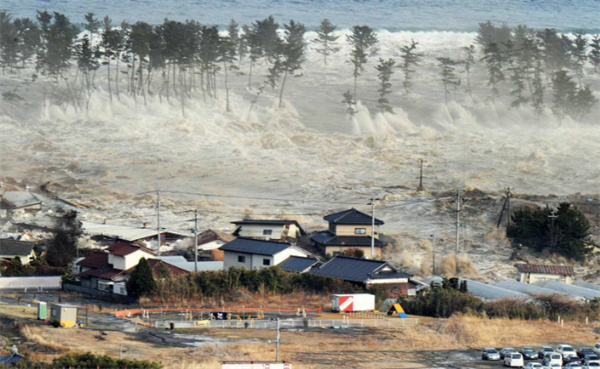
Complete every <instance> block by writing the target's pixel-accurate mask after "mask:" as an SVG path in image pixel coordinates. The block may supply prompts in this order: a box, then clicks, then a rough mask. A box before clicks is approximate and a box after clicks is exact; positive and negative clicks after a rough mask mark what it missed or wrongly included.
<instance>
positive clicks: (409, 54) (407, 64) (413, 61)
mask: <svg viewBox="0 0 600 369" xmlns="http://www.w3.org/2000/svg"><path fill="white" fill-rule="evenodd" d="M417 45H419V43H418V42H415V40H411V42H410V45H408V46H402V47H401V48H400V57H401V58H402V64H401V65H400V68H401V69H402V73H403V75H404V77H403V79H402V86H403V87H404V94H408V90H409V89H410V88H411V87H412V85H413V84H412V77H413V74H414V73H415V70H414V68H415V67H416V66H418V65H419V63H420V62H421V58H422V57H423V54H421V53H418V52H416V51H415V50H416V49H417Z"/></svg>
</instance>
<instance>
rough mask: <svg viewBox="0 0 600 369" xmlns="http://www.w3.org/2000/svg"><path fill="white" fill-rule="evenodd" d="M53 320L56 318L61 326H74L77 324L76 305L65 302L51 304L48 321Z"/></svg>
mask: <svg viewBox="0 0 600 369" xmlns="http://www.w3.org/2000/svg"><path fill="white" fill-rule="evenodd" d="M55 320H58V322H59V324H60V326H61V327H65V328H72V327H74V326H75V325H76V324H77V306H74V305H67V304H51V305H50V321H55Z"/></svg>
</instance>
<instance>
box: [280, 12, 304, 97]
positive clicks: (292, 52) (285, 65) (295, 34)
mask: <svg viewBox="0 0 600 369" xmlns="http://www.w3.org/2000/svg"><path fill="white" fill-rule="evenodd" d="M284 29H285V31H284V32H285V35H284V37H283V42H282V43H281V69H282V71H283V80H282V82H281V90H280V92H279V107H280V108H281V107H283V89H284V88H285V82H286V79H287V77H288V75H290V74H292V75H293V73H294V72H296V71H297V70H298V69H300V68H301V67H302V63H304V61H305V60H306V42H305V41H304V34H305V33H306V27H304V25H303V24H302V23H296V22H294V21H293V20H290V22H289V23H288V24H285V25H284Z"/></svg>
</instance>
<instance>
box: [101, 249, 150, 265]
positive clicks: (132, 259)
mask: <svg viewBox="0 0 600 369" xmlns="http://www.w3.org/2000/svg"><path fill="white" fill-rule="evenodd" d="M109 258H110V255H109ZM141 258H146V259H153V256H152V255H150V254H148V253H145V252H144V251H142V250H136V251H134V252H132V253H131V254H128V255H125V256H117V255H113V258H112V259H113V263H112V265H113V268H115V269H119V270H127V269H129V268H133V267H134V266H136V265H138V263H139V262H140V259H141Z"/></svg>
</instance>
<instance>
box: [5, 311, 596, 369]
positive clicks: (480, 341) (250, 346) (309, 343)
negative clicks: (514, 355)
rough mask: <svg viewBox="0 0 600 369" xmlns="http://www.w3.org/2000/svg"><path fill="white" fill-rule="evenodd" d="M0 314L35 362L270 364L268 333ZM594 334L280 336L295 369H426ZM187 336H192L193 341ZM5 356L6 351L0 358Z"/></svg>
mask: <svg viewBox="0 0 600 369" xmlns="http://www.w3.org/2000/svg"><path fill="white" fill-rule="evenodd" d="M0 314H1V315H2V316H8V317H12V318H14V319H17V320H18V321H20V322H22V323H23V324H20V327H19V332H20V335H21V336H22V337H23V338H24V341H26V342H28V344H27V345H24V346H26V347H29V349H27V348H26V347H24V350H29V354H30V355H31V357H32V358H33V359H35V360H44V361H50V360H51V359H52V358H53V357H56V356H57V355H60V354H62V353H64V352H67V351H82V352H84V351H93V352H94V353H96V354H107V355H110V356H113V357H118V356H119V352H120V350H121V349H122V350H123V352H122V354H123V355H124V356H125V357H128V358H134V359H148V360H154V361H160V362H162V363H163V365H164V367H165V368H166V369H209V368H210V369H212V368H215V369H216V368H220V362H221V361H233V360H244V361H246V360H274V359H275V344H274V343H272V342H273V341H274V339H275V332H274V331H272V330H258V329H208V328H201V329H197V330H186V331H175V332H172V331H166V330H160V331H154V330H150V329H145V328H144V329H142V328H140V329H139V330H138V331H137V332H133V333H126V332H120V331H115V330H109V329H108V328H106V329H105V330H102V329H78V328H72V329H64V328H53V327H51V326H49V325H42V324H40V323H39V322H36V321H34V320H33V319H34V318H35V308H28V307H25V306H9V305H0ZM599 327H600V324H599V323H594V324H590V325H584V324H580V323H565V325H564V326H563V327H561V326H560V325H559V324H557V323H556V322H549V321H518V320H506V319H481V318H474V317H470V316H453V317H452V318H450V319H431V318H424V319H422V320H421V323H420V324H419V325H418V326H416V327H411V328H393V329H379V328H378V329H374V328H365V329H311V330H306V331H304V330H296V331H287V330H284V331H282V332H281V347H280V353H281V359H282V360H285V361H288V362H292V363H293V364H294V368H298V369H313V368H314V369H316V368H325V369H327V368H341V367H353V368H364V369H371V368H420V367H421V368H422V367H427V366H428V364H429V365H431V362H430V358H431V357H430V356H431V355H430V354H429V353H431V352H434V351H440V350H468V349H479V348H481V347H485V346H492V347H502V346H514V347H518V346H524V345H529V346H540V345H543V344H556V343H558V342H569V343H572V344H575V345H578V344H579V345H584V344H585V345H589V344H592V343H593V342H595V341H597V340H598V336H597V335H596V334H595V333H594V329H595V328H599ZM5 328H6V327H5ZM11 334H14V333H11ZM4 335H6V332H5V333H4ZM187 335H194V336H196V337H194V340H192V339H190V338H189V336H187ZM197 336H202V337H200V339H199V337H197ZM269 340H271V343H270V342H269ZM191 341H196V342H199V341H202V342H201V343H199V344H198V343H197V346H188V345H186V343H189V342H191ZM6 349H7V347H6V346H5V347H4V348H3V351H6ZM3 353H5V352H3ZM350 363H351V364H350Z"/></svg>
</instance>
